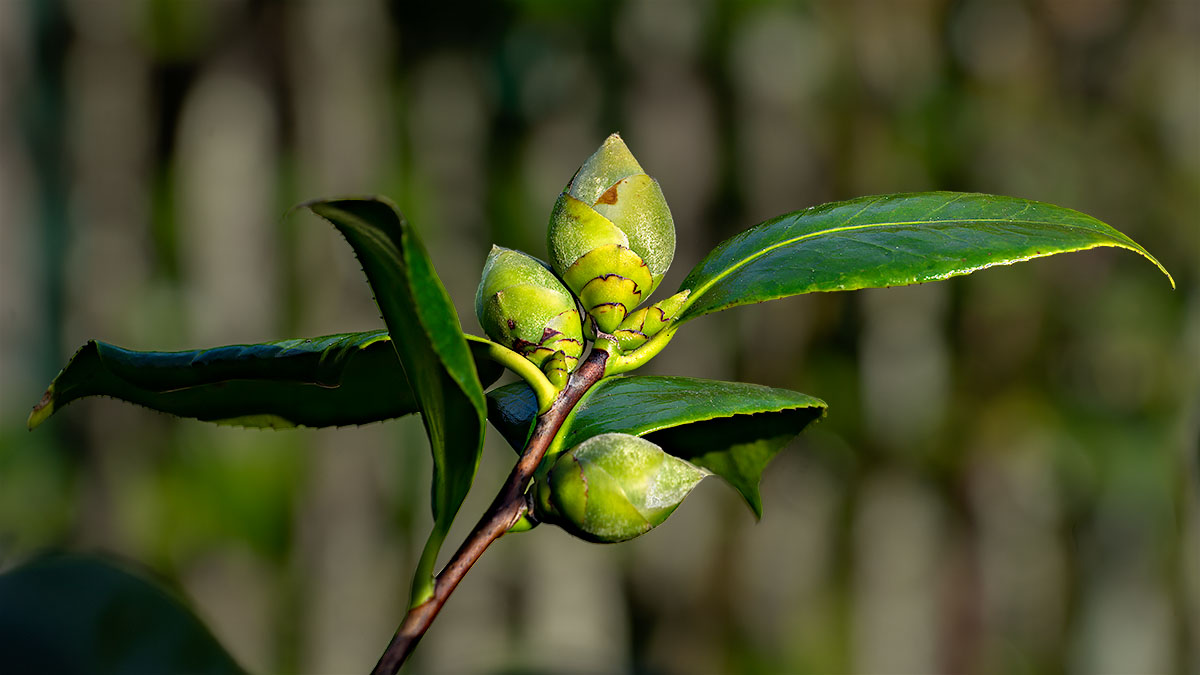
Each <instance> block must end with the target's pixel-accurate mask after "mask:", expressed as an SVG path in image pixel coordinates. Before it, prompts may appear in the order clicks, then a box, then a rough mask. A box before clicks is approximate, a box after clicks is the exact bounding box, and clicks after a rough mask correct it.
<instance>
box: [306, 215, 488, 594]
mask: <svg viewBox="0 0 1200 675" xmlns="http://www.w3.org/2000/svg"><path fill="white" fill-rule="evenodd" d="M305 206H307V207H308V208H309V209H311V210H312V211H313V213H316V214H317V215H319V216H321V217H323V218H325V219H326V220H328V221H329V222H331V223H333V225H334V227H336V228H337V229H338V231H339V232H341V233H342V235H343V236H344V237H345V238H346V240H347V241H348V242H350V246H351V247H353V249H354V252H355V254H356V255H357V256H358V259H359V262H361V263H362V266H363V271H364V272H366V275H367V280H368V281H369V282H370V284H371V289H372V290H373V291H374V292H375V300H376V302H377V303H378V304H379V308H380V310H381V311H382V312H383V319H384V321H385V322H386V323H387V327H388V333H389V334H390V335H391V338H392V344H393V345H394V346H395V348H396V353H397V354H398V355H399V357H400V363H401V364H402V365H403V367H404V371H405V373H406V375H407V379H408V382H409V384H410V385H411V387H412V391H413V393H414V394H415V396H416V400H417V405H418V407H419V409H420V411H421V418H422V420H423V421H424V422H425V431H426V433H427V434H428V436H429V444H430V447H431V448H432V451H433V494H432V502H433V504H432V507H433V519H434V526H433V532H432V533H431V534H430V536H429V541H428V542H427V543H426V545H425V550H424V552H423V553H422V554H421V561H420V563H419V564H418V568H417V574H416V577H415V578H414V586H413V604H414V605H417V604H420V603H421V602H424V601H425V600H426V599H427V598H428V597H430V596H431V595H432V593H433V570H434V566H435V564H436V563H437V553H438V550H440V548H441V544H442V541H443V540H444V539H445V537H446V533H447V531H448V530H449V529H450V523H451V522H452V521H453V520H454V516H455V514H456V513H458V509H459V507H460V506H462V502H463V499H465V498H466V496H467V491H468V490H470V488H471V482H472V481H473V480H474V478H475V471H476V469H477V468H478V466H479V455H480V451H481V450H482V448H483V434H484V419H485V416H486V414H487V405H486V403H485V400H484V396H483V386H482V384H480V381H479V376H478V375H477V373H476V369H475V362H474V360H473V359H472V357H471V349H470V348H469V347H468V346H467V341H466V340H465V339H464V338H463V333H462V329H461V327H460V323H459V320H458V314H457V313H456V312H455V311H454V305H453V303H451V301H450V297H449V295H447V293H446V288H445V287H444V286H443V285H442V282H441V280H440V279H438V276H437V273H436V272H435V271H434V269H433V263H432V262H431V261H430V259H429V255H428V254H427V253H426V252H425V248H424V247H423V246H422V245H421V242H420V240H419V239H418V238H417V236H416V233H415V232H414V231H413V230H412V228H411V227H409V225H408V223H407V222H405V220H404V217H403V216H402V215H401V214H400V212H399V211H398V210H397V209H396V207H395V206H393V205H392V204H391V203H390V202H388V201H385V200H383V199H380V198H376V197H367V198H361V199H334V200H326V201H315V202H309V203H307V204H306V205H305Z"/></svg>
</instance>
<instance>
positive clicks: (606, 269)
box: [547, 134, 675, 333]
mask: <svg viewBox="0 0 1200 675" xmlns="http://www.w3.org/2000/svg"><path fill="white" fill-rule="evenodd" d="M547 240H548V244H549V249H550V263H551V265H552V266H553V268H554V270H555V272H557V273H558V274H559V275H560V276H561V277H562V279H563V281H564V282H565V283H566V284H567V287H568V288H570V289H571V290H572V291H573V292H574V293H575V294H576V295H577V296H579V300H580V302H581V303H582V304H583V308H584V310H585V311H586V312H587V313H588V314H589V315H590V316H591V318H592V320H593V321H594V322H595V324H596V326H597V327H598V328H599V329H600V330H601V331H603V332H605V333H611V332H612V331H613V330H615V329H616V328H617V326H618V325H620V323H621V321H622V320H624V318H625V316H626V315H627V314H629V313H630V312H632V311H633V310H634V309H635V308H637V306H638V305H639V304H641V303H642V302H643V301H644V300H646V298H648V297H649V296H650V294H651V293H653V292H654V289H655V288H656V287H657V286H658V284H659V282H660V281H662V278H663V276H664V275H665V274H666V273H667V269H668V268H670V266H671V260H672V259H673V258H674V256H675V222H674V220H673V219H672V218H671V211H670V209H669V208H668V207H667V200H666V198H665V197H664V196H663V193H662V189H661V188H660V187H659V185H658V182H657V181H655V180H654V179H653V178H651V177H650V176H648V175H646V173H645V172H644V171H643V170H642V167H641V165H639V164H638V163H637V160H636V159H634V157H633V155H632V154H631V153H630V152H629V148H627V147H626V146H625V142H624V141H622V140H621V137H620V136H618V135H617V134H613V135H611V136H609V137H608V139H607V140H605V141H604V144H603V145H601V146H600V149H599V150H597V151H596V152H595V153H594V154H593V155H592V156H591V157H589V158H588V160H587V161H586V162H584V164H583V166H581V167H580V168H579V171H578V172H576V174H575V177H574V178H572V179H571V182H570V184H568V185H567V188H566V190H564V191H563V194H562V195H560V196H559V199H558V201H557V202H556V203H555V205H554V210H553V212H552V213H551V215H550V227H549V231H548V233H547Z"/></svg>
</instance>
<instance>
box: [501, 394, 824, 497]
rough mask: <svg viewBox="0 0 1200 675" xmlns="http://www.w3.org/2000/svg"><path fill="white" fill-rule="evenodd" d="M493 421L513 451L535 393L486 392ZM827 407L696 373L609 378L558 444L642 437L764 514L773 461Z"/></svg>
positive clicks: (519, 442)
mask: <svg viewBox="0 0 1200 675" xmlns="http://www.w3.org/2000/svg"><path fill="white" fill-rule="evenodd" d="M488 408H489V420H490V421H491V422H492V424H493V425H495V426H496V428H497V429H499V430H500V433H501V434H502V435H503V436H504V437H505V439H506V440H507V441H508V442H509V444H510V445H512V446H513V447H514V448H515V449H519V448H521V447H523V445H524V441H525V437H526V435H527V434H528V430H529V426H530V424H531V423H532V422H533V419H534V417H535V415H536V403H535V402H534V400H533V393H532V391H531V390H530V389H529V387H528V386H526V385H525V384H524V383H521V382H518V383H514V384H510V385H506V386H503V387H499V388H497V389H494V390H492V391H491V392H488ZM824 412H825V402H824V401H822V400H820V399H818V398H814V397H812V396H809V395H807V394H801V393H799V392H794V391H788V390H786V389H775V388H772V387H763V386H760V385H755V384H746V383H741V382H719V381H715V380H701V379H697V378H690V377H660V376H636V375H635V376H629V377H611V378H608V379H605V380H602V381H601V382H599V383H597V384H596V386H595V387H593V388H592V389H591V391H589V392H588V393H587V394H586V395H585V396H584V398H583V399H582V400H581V401H580V402H579V404H578V405H577V406H576V408H575V410H574V412H572V413H571V415H570V416H569V417H568V418H567V420H566V421H565V422H564V423H563V428H562V431H560V432H559V434H560V438H561V440H560V441H559V442H556V444H555V447H556V448H559V449H563V450H565V449H568V448H571V447H573V446H575V445H578V444H579V443H582V442H583V441H584V440H586V439H588V438H591V437H593V436H596V435H599V434H603V433H610V432H618V433H625V434H631V435H634V436H643V437H645V438H646V439H647V440H650V441H652V442H654V443H656V444H658V445H659V446H661V447H662V449H663V450H665V451H667V452H668V453H670V454H672V455H674V456H676V457H680V458H683V459H686V460H688V461H690V462H692V463H693V464H696V465H698V466H702V467H704V468H706V469H708V470H710V471H712V472H713V473H715V474H717V475H718V476H721V477H722V478H724V479H725V480H726V481H728V482H729V483H730V484H731V485H733V487H735V488H736V489H737V490H738V492H740V493H741V494H742V497H744V498H745V499H746V503H747V504H748V505H749V506H750V508H751V509H752V510H753V511H754V513H755V515H756V516H761V515H762V502H761V499H760V498H759V494H758V483H759V480H760V478H761V477H762V472H763V470H764V469H765V468H766V466H767V463H768V462H770V460H771V459H772V458H773V457H774V456H775V454H776V453H778V452H779V450H780V449H781V448H782V447H783V446H784V445H785V444H786V443H787V442H788V441H789V440H791V439H792V438H794V437H795V436H796V434H798V433H800V431H801V430H803V429H804V427H806V426H807V425H808V424H809V423H811V422H812V421H813V420H816V419H818V418H819V417H821V416H822V415H823V414H824Z"/></svg>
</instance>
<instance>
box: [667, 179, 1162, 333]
mask: <svg viewBox="0 0 1200 675" xmlns="http://www.w3.org/2000/svg"><path fill="white" fill-rule="evenodd" d="M1101 246H1113V247H1117V248H1124V249H1128V250H1130V251H1134V252H1136V253H1139V254H1141V255H1142V256H1144V257H1146V258H1147V259H1148V260H1150V262H1152V263H1154V265H1155V266H1157V267H1158V268H1159V269H1160V270H1161V271H1162V272H1163V274H1165V275H1166V276H1167V278H1168V279H1169V280H1170V281H1171V285H1172V286H1174V284H1175V281H1174V279H1172V278H1171V275H1170V274H1169V273H1168V272H1167V270H1166V269H1165V268H1163V266H1162V264H1160V263H1159V262H1158V260H1156V259H1155V258H1154V256H1152V255H1150V253H1149V252H1148V251H1146V249H1144V248H1142V247H1141V246H1140V245H1138V244H1137V243H1136V242H1134V241H1133V240H1132V239H1130V238H1129V237H1126V236H1125V235H1124V234H1121V233H1120V232H1118V231H1117V230H1115V229H1113V228H1112V227H1111V226H1109V225H1107V224H1105V223H1103V222H1101V221H1099V220H1097V219H1096V218H1093V217H1091V216H1089V215H1086V214H1083V213H1080V212H1078V211H1074V210H1072V209H1068V208H1064V207H1061V206H1054V205H1052V204H1045V203H1042V202H1035V201H1030V200H1027V199H1018V198H1015V197H1001V196H997V195H987V194H975V193H962V192H925V193H914V194H893V195H879V196H874V197H860V198H858V199H851V200H848V201H844V202H833V203H830V204H823V205H821V206H814V207H811V208H808V209H805V210H803V211H797V212H795V213H789V214H786V215H782V216H779V217H777V218H773V219H771V220H768V221H766V222H764V223H761V224H759V225H756V226H754V227H752V228H750V229H748V230H746V231H744V232H742V233H740V234H737V235H735V236H733V237H731V238H729V239H727V240H725V241H724V242H722V243H721V244H719V245H718V246H717V247H716V248H715V249H713V251H712V252H711V253H709V254H708V256H707V257H705V258H704V260H702V261H700V263H699V264H697V265H696V266H695V267H694V268H693V269H692V271H691V272H690V273H689V274H688V276H687V278H686V279H684V281H683V283H682V284H680V289H681V290H683V289H687V290H690V291H691V292H692V293H691V297H689V298H688V301H687V303H686V305H685V307H684V308H683V310H682V311H681V312H680V314H679V318H678V321H681V322H682V321H689V320H691V319H694V318H696V317H698V316H703V315H705V314H710V313H712V312H717V311H720V310H722V309H727V308H729V307H735V306H737V305H745V304H749V303H755V302H764V301H766V300H774V299H776V298H784V297H788V296H791V295H799V294H802V293H813V292H817V291H849V290H857V289H862V288H882V287H886V286H904V285H908V284H918V283H923V282H927V281H937V280H940V279H946V278H949V277H952V276H957V275H961V274H970V273H971V272H975V271H978V270H981V269H985V268H988V267H992V266H994V265H1007V264H1011V263H1015V262H1020V261H1023V260H1030V259H1033V258H1039V257H1043V256H1048V255H1054V254H1056V253H1067V252H1071V251H1083V250H1087V249H1091V248H1096V247H1101Z"/></svg>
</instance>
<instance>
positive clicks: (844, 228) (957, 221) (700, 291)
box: [679, 200, 1175, 316]
mask: <svg viewBox="0 0 1200 675" xmlns="http://www.w3.org/2000/svg"><path fill="white" fill-rule="evenodd" d="M877 201H878V200H875V201H872V202H871V203H870V204H868V205H867V206H864V207H863V208H862V209H861V210H859V212H858V213H855V214H854V215H853V216H850V217H849V218H847V219H846V220H852V219H854V218H856V217H858V216H859V215H860V214H862V212H863V211H866V210H867V209H869V208H870V207H871V206H872V205H874V204H875V203H876V202H877ZM944 206H945V205H942V207H939V209H940V208H944ZM1028 208H1029V207H1028V206H1026V207H1025V209H1023V210H1027V209H1028ZM934 212H935V213H936V211H934ZM843 222H845V221H843ZM965 223H1010V224H1013V225H1052V226H1055V227H1061V228H1063V229H1073V230H1084V231H1087V232H1090V233H1092V234H1095V235H1097V236H1102V237H1104V238H1106V239H1108V240H1109V241H1112V242H1113V243H1111V244H1103V243H1096V244H1093V245H1091V246H1086V247H1081V248H1078V249H1071V250H1074V251H1080V250H1086V249H1089V248H1095V247H1097V246H1106V245H1107V246H1115V247H1119V248H1124V249H1128V250H1130V251H1134V252H1136V253H1138V254H1140V255H1143V256H1145V257H1146V258H1147V259H1148V260H1150V262H1152V263H1154V264H1155V266H1157V267H1158V268H1159V269H1160V270H1162V272H1163V274H1166V275H1167V278H1168V279H1170V280H1171V287H1172V288H1174V287H1175V279H1174V278H1172V277H1171V274H1170V273H1169V272H1167V270H1166V268H1164V267H1163V266H1162V264H1161V263H1160V262H1158V260H1157V259H1155V258H1154V256H1152V255H1150V254H1149V253H1147V252H1146V251H1145V250H1144V249H1142V248H1141V247H1138V246H1136V245H1133V246H1131V245H1129V244H1126V243H1122V242H1120V241H1119V240H1114V239H1113V238H1112V237H1111V236H1110V235H1108V234H1106V233H1104V232H1097V231H1096V230H1094V229H1091V228H1089V227H1085V226H1083V225H1073V224H1068V223H1054V222H1048V221H1045V220H1028V219H1014V218H954V219H947V220H899V221H891V222H878V223H863V224H860V225H841V226H838V227H831V228H828V229H825V230H820V231H817V232H809V233H808V234H802V235H800V236H798V237H793V238H791V239H786V240H784V241H781V242H779V243H777V244H774V245H771V246H768V247H766V248H764V249H761V250H759V251H756V252H755V253H754V254H753V255H750V256H747V257H745V258H743V259H742V260H740V261H738V262H737V263H736V264H734V265H731V266H730V267H728V268H727V269H725V271H723V272H721V273H720V274H718V275H717V276H715V277H713V278H712V279H711V280H710V281H709V282H708V283H706V284H704V285H702V286H700V287H699V288H696V289H692V294H691V297H690V298H689V300H688V303H687V304H686V305H685V306H684V307H683V308H681V309H680V310H679V315H680V316H683V315H684V314H686V313H687V310H688V309H689V308H690V307H691V306H692V305H693V304H695V303H696V301H697V300H699V299H700V298H701V297H702V296H703V295H704V294H705V293H707V292H708V291H709V289H711V288H712V287H713V286H715V285H716V284H717V283H718V282H720V281H721V280H722V279H724V278H725V277H727V276H729V275H730V274H732V273H733V272H734V271H736V270H738V269H740V268H742V267H744V266H745V265H747V264H749V263H751V262H753V261H754V260H756V259H758V258H761V257H762V256H764V255H766V254H768V253H770V252H771V251H774V250H776V249H779V248H782V247H784V246H789V245H791V244H794V243H796V242H799V241H804V240H805V239H812V238H814V237H819V236H823V235H827V234H836V233H838V232H851V231H854V230H865V229H869V228H872V227H906V226H913V225H932V226H942V225H963V224H965ZM1058 252H1062V251H1058ZM1045 255H1047V256H1048V255H1052V254H1051V253H1046V254H1045ZM1031 257H1032V258H1037V257H1042V256H1038V255H1034V256H1031ZM1000 264H1004V263H1000V262H991V263H987V264H986V265H981V266H980V267H974V268H971V270H970V271H977V270H981V269H985V268H988V267H993V266H995V265H1000ZM962 273H963V272H961V271H960V272H956V273H955V274H954V275H950V276H955V275H960V274H962ZM942 278H945V277H933V278H931V279H930V281H936V280H939V279H942ZM681 290H683V289H681Z"/></svg>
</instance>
